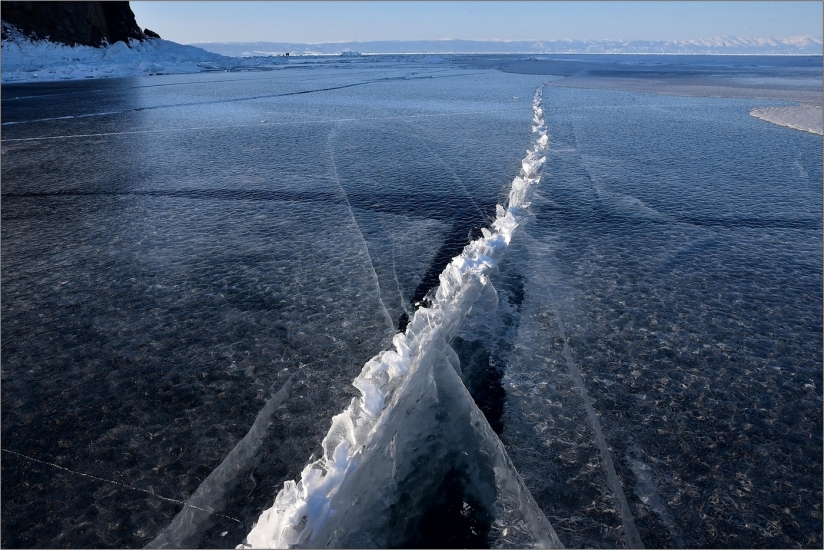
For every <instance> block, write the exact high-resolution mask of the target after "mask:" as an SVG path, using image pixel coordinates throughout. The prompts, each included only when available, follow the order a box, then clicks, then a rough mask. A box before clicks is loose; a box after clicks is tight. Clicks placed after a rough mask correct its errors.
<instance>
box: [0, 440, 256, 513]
mask: <svg viewBox="0 0 824 550" xmlns="http://www.w3.org/2000/svg"><path fill="white" fill-rule="evenodd" d="M0 450H2V451H3V452H4V453H9V454H13V455H15V456H19V457H20V458H25V459H26V460H30V461H32V462H37V463H39V464H45V465H46V466H51V467H53V468H58V469H60V470H64V471H66V472H69V473H72V474H75V475H78V476H83V477H88V478H91V479H94V480H96V481H102V482H103V483H110V484H112V485H117V486H118V487H122V488H124V489H129V490H132V491H140V492H141V493H146V494H147V495H151V496H153V497H155V498H159V499H160V500H165V501H167V502H174V503H176V504H182V505H183V506H190V507H192V508H195V509H196V510H200V511H201V512H206V513H208V514H213V515H216V516H220V517H222V518H226V519H230V520H232V521H235V522H237V523H240V524H241V525H243V522H242V521H241V520H239V519H237V518H233V517H232V516H227V515H224V514H219V513H217V512H215V511H213V510H206V509H205V508H198V507H197V506H193V505H191V504H188V503H186V502H184V501H182V500H177V499H175V498H168V497H164V496H162V495H158V494H156V493H153V492H152V491H148V490H146V489H139V488H138V487H129V486H128V485H125V484H123V483H120V482H117V481H112V480H111V479H105V478H102V477H97V476H94V475H91V474H84V473H83V472H77V471H75V470H70V469H69V468H66V467H64V466H60V465H59V464H54V463H51V462H46V461H45V460H38V459H36V458H32V457H30V456H26V455H24V454H22V453H18V452H16V451H10V450H8V449H0Z"/></svg>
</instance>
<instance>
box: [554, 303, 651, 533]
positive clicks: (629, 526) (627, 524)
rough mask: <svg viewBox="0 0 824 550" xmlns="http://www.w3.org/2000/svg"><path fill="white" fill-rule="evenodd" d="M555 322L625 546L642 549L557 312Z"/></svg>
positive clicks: (604, 439) (607, 448)
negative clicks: (615, 500) (615, 501)
mask: <svg viewBox="0 0 824 550" xmlns="http://www.w3.org/2000/svg"><path fill="white" fill-rule="evenodd" d="M555 322H556V324H557V325H558V331H559V332H560V334H561V340H562V341H563V342H564V352H563V353H564V359H565V360H566V364H567V368H568V369H569V374H570V376H571V377H572V380H573V381H574V382H575V386H576V387H577V388H578V391H579V392H580V393H581V400H582V401H583V402H584V408H585V409H586V412H587V420H589V425H590V427H592V431H593V432H595V440H596V441H597V443H598V450H599V451H600V454H601V462H602V463H603V466H604V473H605V474H606V476H607V483H609V486H610V488H611V489H612V491H613V492H614V493H615V496H616V497H617V498H618V503H619V506H620V512H621V524H622V525H623V527H624V535H625V536H626V540H627V545H628V547H629V548H644V543H643V542H641V535H640V534H639V533H638V528H637V527H636V526H635V520H634V519H633V517H632V511H631V510H630V508H629V503H628V502H627V497H626V495H624V489H623V487H622V486H621V480H620V479H618V474H617V473H616V472H615V465H614V464H613V463H612V456H611V455H610V453H609V447H608V446H607V441H606V438H605V437H604V432H603V430H602V429H601V422H600V421H599V420H598V414H597V413H596V412H595V408H594V407H593V406H592V402H591V401H590V399H589V393H587V388H586V386H585V385H584V381H583V379H582V378H581V372H580V371H579V370H578V365H577V364H576V363H575V360H574V359H573V358H572V351H571V350H570V348H569V342H568V341H567V337H566V333H565V332H564V326H563V324H562V323H561V319H560V317H559V316H558V312H557V311H556V312H555Z"/></svg>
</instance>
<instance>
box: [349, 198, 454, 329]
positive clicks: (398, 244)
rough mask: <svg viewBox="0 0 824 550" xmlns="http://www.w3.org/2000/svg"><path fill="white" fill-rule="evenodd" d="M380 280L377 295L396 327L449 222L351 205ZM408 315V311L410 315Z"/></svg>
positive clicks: (448, 226)
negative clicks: (381, 211)
mask: <svg viewBox="0 0 824 550" xmlns="http://www.w3.org/2000/svg"><path fill="white" fill-rule="evenodd" d="M353 213H354V215H355V218H356V219H357V221H358V225H359V226H360V229H361V232H362V233H363V236H364V238H365V239H366V242H367V245H368V247H369V254H370V255H371V257H372V264H373V265H374V266H375V272H376V273H377V275H378V281H379V282H380V288H381V298H382V300H383V303H384V304H385V305H386V308H387V310H389V314H390V316H391V317H392V321H393V322H394V323H395V326H396V327H397V322H398V318H399V317H400V316H401V315H402V314H403V313H407V314H410V313H411V312H412V307H411V304H410V303H409V300H410V299H411V298H412V295H413V293H414V292H415V289H417V287H418V284H420V282H421V280H422V279H423V276H424V274H425V273H426V270H427V269H429V266H430V264H431V263H432V260H433V259H434V257H435V254H436V253H437V252H438V250H439V249H440V247H441V245H442V244H443V242H444V240H445V235H446V234H447V232H448V231H449V229H450V225H449V224H447V223H445V222H442V221H438V220H432V219H425V218H423V219H422V218H412V217H409V216H399V215H394V214H384V213H378V212H374V211H372V210H364V209H361V208H353ZM410 317H411V315H410Z"/></svg>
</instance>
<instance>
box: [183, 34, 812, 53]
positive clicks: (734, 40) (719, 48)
mask: <svg viewBox="0 0 824 550" xmlns="http://www.w3.org/2000/svg"><path fill="white" fill-rule="evenodd" d="M192 46H197V47H199V48H203V49H204V50H207V51H210V52H214V53H219V54H222V55H228V56H235V57H238V56H240V57H246V56H259V55H283V54H285V53H286V52H288V53H289V54H290V55H339V54H342V53H347V52H348V53H352V52H357V53H362V54H377V53H426V54H450V53H454V54H467V53H484V54H495V53H513V54H611V53H620V54H703V55H708V54H717V55H723V54H726V55H733V54H735V55H822V41H821V39H819V38H814V37H812V36H794V37H789V38H747V37H743V36H726V37H719V38H709V39H704V40H688V41H685V42H678V41H662V40H629V41H627V40H521V41H504V40H382V41H376V42H327V43H322V44H297V43H290V42H201V43H195V44H192Z"/></svg>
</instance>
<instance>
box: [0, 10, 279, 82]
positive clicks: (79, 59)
mask: <svg viewBox="0 0 824 550" xmlns="http://www.w3.org/2000/svg"><path fill="white" fill-rule="evenodd" d="M3 31H4V34H6V36H7V37H8V38H7V39H6V40H3V50H2V51H3V54H2V82H3V83H9V82H25V81H49V80H70V79H77V78H98V77H112V76H139V75H149V74H181V73H197V72H202V71H208V70H221V69H234V68H244V67H249V66H255V67H265V66H271V65H274V64H277V63H279V60H277V59H274V58H260V59H257V60H244V62H243V63H240V64H239V63H238V60H237V59H232V58H228V57H224V56H222V55H219V54H216V53H212V52H207V51H205V50H203V49H200V48H197V47H194V46H184V45H181V44H177V43H175V42H170V41H169V40H163V39H160V38H157V39H148V40H145V41H143V42H140V41H137V40H131V41H130V44H129V45H128V46H127V45H126V43H125V42H115V43H114V44H111V45H106V46H102V47H99V48H94V47H91V46H66V45H63V44H58V43H55V42H49V41H47V40H33V41H32V40H29V39H28V38H26V37H25V36H23V35H22V34H21V33H20V32H18V31H17V30H16V29H15V28H14V27H12V26H10V25H7V24H5V23H4V24H3Z"/></svg>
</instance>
